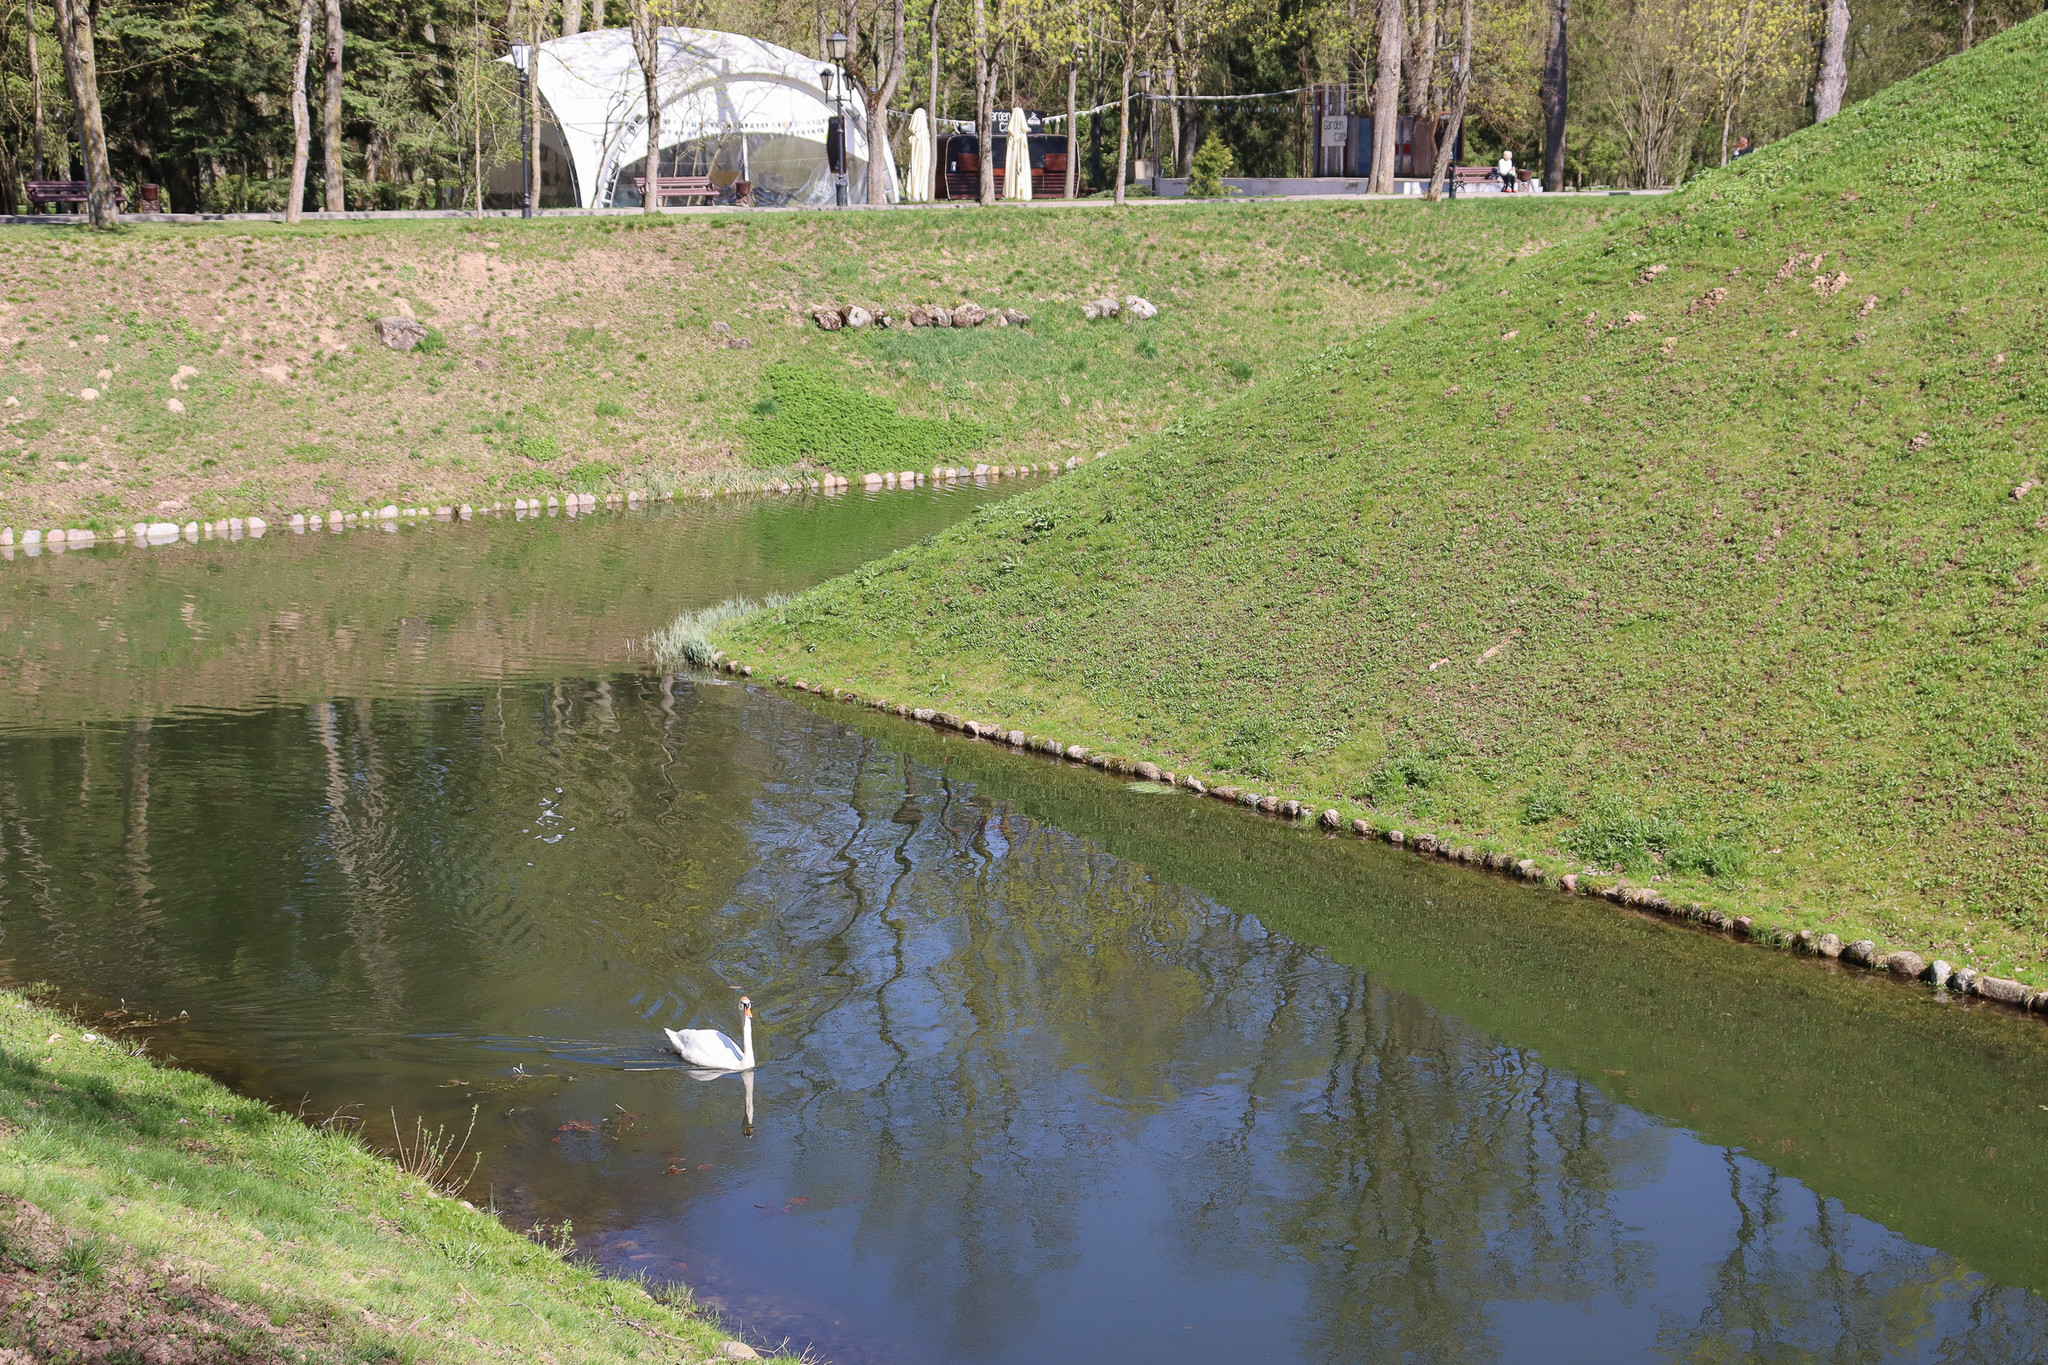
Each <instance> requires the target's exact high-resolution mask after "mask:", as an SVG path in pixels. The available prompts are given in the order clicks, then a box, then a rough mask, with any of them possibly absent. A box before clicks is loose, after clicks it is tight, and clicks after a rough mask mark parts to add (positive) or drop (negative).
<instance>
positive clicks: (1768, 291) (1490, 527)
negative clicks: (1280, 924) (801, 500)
mask: <svg viewBox="0 0 2048 1365" xmlns="http://www.w3.org/2000/svg"><path fill="white" fill-rule="evenodd" d="M2044 66H2048V23H2044V22H2043V21H2039V20H2037V21H2035V22H2032V23H2029V24H2026V25H2023V26H2021V27H2019V28H2017V29H2014V30H2012V31H2010V32H2008V33H2006V34H2004V35H2002V36H2001V37H2000V38H1998V39H1997V40H1995V41H1993V42H1990V43H1987V44H1985V45H1984V46H1982V47H1980V48H1977V49H1974V50H1972V51H1970V52H1968V53H1966V54H1964V55H1962V56H1959V57H1956V58H1953V59H1951V60H1950V61H1948V62H1946V63H1944V64H1942V65H1941V66H1939V67H1936V68H1934V69H1932V70H1930V71H1928V72H1926V73H1925V74H1923V75H1922V76H1920V77H1917V78H1915V79H1913V80H1911V81H1908V82H1905V83H1903V84H1900V85H1898V86H1896V87H1894V88H1893V89H1891V90H1888V91H1886V92H1885V93H1884V94H1882V95H1880V96H1878V97H1876V98H1874V99H1872V100H1870V101H1868V102H1866V103H1864V104H1861V105H1858V106H1856V107H1854V108H1852V109H1850V110H1848V111H1846V112H1845V113H1843V114H1842V115H1841V116H1840V117H1838V118H1836V119H1834V120H1831V121H1830V122H1828V123H1827V124H1825V125H1822V126H1819V127H1816V128H1813V129H1810V130H1807V131H1805V132H1803V133H1801V134H1799V135H1798V136H1796V137H1793V138H1790V139H1788V140H1786V141H1785V142H1783V143H1781V144H1779V145H1777V146H1775V147H1772V148H1770V149H1769V150H1767V151H1765V152H1762V153H1760V154H1758V155H1756V156H1754V157H1750V158H1747V159H1745V160H1743V161H1741V162H1739V163H1737V164H1736V165H1735V166H1733V167H1731V168H1729V169H1728V170H1726V171H1721V172H1717V173H1713V174H1709V175H1706V176H1704V177H1702V178H1701V179H1700V180H1699V181H1697V182H1696V183H1694V184H1693V185H1692V186H1690V187H1688V188H1687V189H1686V190H1685V191H1684V192H1683V193H1681V194H1678V195H1675V196H1672V197H1670V198H1667V199H1662V200H1658V201H1654V202H1651V203H1649V204H1645V205H1642V206H1640V207H1638V208H1637V209H1635V210H1634V211H1633V212H1631V213H1630V214H1628V215H1627V216H1625V217H1623V218H1620V219H1618V220H1616V221H1615V222H1613V223H1611V224H1609V225H1608V226H1607V227H1605V228H1603V229H1602V230H1600V231H1598V232H1596V233H1592V234H1588V235H1586V236H1584V237H1580V238H1575V239H1573V240H1571V241H1568V242H1566V243H1564V244H1562V245H1560V246H1557V247H1554V248H1552V249H1550V250H1547V251H1544V252H1541V253H1538V254H1537V255H1535V256H1533V257H1531V258H1529V259H1527V260H1524V261H1519V262H1511V263H1509V264H1508V265H1506V266H1504V267H1502V268H1501V269H1500V270H1498V271H1497V272H1495V273H1494V274H1493V275H1491V276H1489V277H1485V278H1482V279H1478V280H1474V281H1473V282H1471V283H1469V284H1468V285H1466V286H1465V287H1463V288H1462V289H1460V290H1458V291H1456V292H1454V293H1452V294H1450V295H1448V296H1446V297H1445V298H1443V299H1442V300H1440V301H1438V302H1437V303H1435V304H1433V305H1431V306H1429V307H1427V308H1426V309H1424V310H1421V311H1419V312H1418V313H1417V314H1416V315H1414V316H1412V317H1410V318H1408V319H1405V320H1403V321H1401V322H1398V323H1395V324H1392V325H1390V326H1388V327H1386V328H1383V329H1380V330H1378V331H1376V332H1374V333H1372V334H1370V335H1369V336H1366V337H1364V338H1363V339H1362V340H1360V341H1358V342H1357V343H1356V344H1354V345H1352V346H1350V347H1349V348H1347V349H1343V350H1340V351H1337V352H1333V353H1330V354H1328V355H1326V356H1325V357H1323V358H1321V359H1320V360H1317V361H1315V362H1313V363H1309V364H1305V365H1303V366H1301V367H1299V368H1297V369H1296V370H1295V371H1294V372H1293V373H1292V374H1290V375H1289V376H1288V377H1286V378H1285V379H1283V380H1278V381H1275V382H1273V383H1270V384H1265V385H1262V386H1259V387H1258V388H1256V389H1255V390H1254V391H1253V392H1251V393H1249V394H1246V395H1243V396H1241V397H1238V398H1236V399H1235V400H1233V401H1231V402H1228V403H1226V404H1224V405H1223V406H1221V407H1220V408H1218V409H1216V410H1214V411H1212V412H1210V413H1208V414H1206V415H1203V416H1200V417H1196V418H1183V419H1180V420H1178V421H1176V422H1174V423H1173V424H1171V425H1169V426H1168V427H1167V428H1166V429H1165V430H1164V431H1163V432H1161V433H1160V434H1159V436H1158V437H1156V438H1154V439H1151V440H1149V441H1146V442H1143V443H1140V444H1139V445H1136V446H1134V447H1132V448H1130V449H1128V450H1126V451H1124V452H1121V453H1119V454H1117V455H1113V456H1111V457H1110V458H1108V459H1106V460H1103V461H1100V462H1097V463H1095V464H1092V465H1090V466H1088V467H1086V468H1085V469H1084V470H1083V471H1081V472H1079V473H1077V474H1075V475H1073V476H1070V477H1067V478H1064V479H1061V480H1059V481H1058V482H1056V483H1055V484H1053V485H1051V486H1048V487H1046V488H1043V489H1040V490H1037V491H1034V492H1031V493H1028V494H1025V495H1022V496H1020V497H1018V498H1016V499H1013V500H1011V501H1009V502H1006V503H1004V504H1002V505H1000V506H996V507H992V508H989V509H987V510H985V511H984V512H983V513H982V514H980V515H979V516H977V517H976V518H975V519H974V520H973V521H972V522H971V523H969V524H966V525H963V526H962V527H959V528H956V529H955V530H954V531H951V532H949V533H947V534H945V535H942V536H940V537H938V538H937V539H936V540H935V541H933V542H931V543H928V544H926V545H923V546H920V547H916V548H914V549H912V550H910V551H906V552H904V553H900V554H897V555H895V556H892V557H891V558H889V559H887V560H884V561H880V562H878V563H876V564H873V565H871V566H869V567H867V568H865V569H863V570H861V571H860V572H858V573H856V574H853V575H851V576H849V577H845V578H842V579H838V580H835V581H834V582H832V583H830V584H827V585H825V586H823V587H821V588H819V589H817V590H815V591H813V592H811V593H809V594H807V595H805V596H803V597H801V598H799V599H798V600H797V601H796V602H795V603H794V604H792V605H790V606H788V607H786V608H784V609H781V610H778V611H774V612H768V613H764V614H762V615H761V616H758V617H756V618H754V619H753V620H752V621H751V622H749V623H747V624H745V625H743V626H740V627H738V628H737V629H736V630H735V631H733V632H731V633H730V634H729V635H728V636H727V637H726V638H727V639H728V640H729V641H730V644H729V647H730V648H733V649H734V650H735V651H736V653H737V654H738V655H739V656H740V657H743V658H746V659H748V660H749V661H750V662H753V663H755V664H757V665H763V664H765V665H767V666H768V667H769V669H770V670H771V671H774V672H783V671H789V672H801V673H802V674H803V675H804V676H805V677H808V678H811V679H814V680H821V681H827V682H837V683H839V684H841V685H843V686H847V687H850V688H853V689H855V690H857V691H860V692H863V693H866V694H867V695H871V696H874V695H880V696H885V697H887V698H889V699H890V700H892V701H896V702H912V703H915V704H924V703H934V704H938V705H940V706H941V707H942V708H943V709H950V710H952V711H955V712H959V713H961V714H966V715H973V716H984V717H987V718H988V719H991V720H996V719H1000V720H1006V721H1009V722H1010V723H1012V724H1014V725H1018V726H1021V727H1024V728H1026V729H1028V730H1030V731H1033V732H1038V733H1044V734H1049V735H1052V736H1055V737H1059V738H1062V739H1064V740H1066V741H1068V742H1081V743H1087V744H1089V745H1091V746H1095V747H1101V746H1105V745H1106V746H1111V747H1113V748H1115V749H1116V751H1117V752H1120V753H1124V754H1128V755H1129V756H1131V757H1132V758H1150V759H1154V760H1156V761H1158V762H1159V763H1160V764H1161V765H1162V766H1165V767H1169V768H1173V769H1176V770H1179V771H1182V772H1190V771H1191V772H1195V773H1197V774H1200V775H1202V776H1205V777H1208V778H1209V779H1211V780H1212V782H1213V781H1222V780H1228V781H1237V782H1242V783H1244V784H1245V785H1249V786H1252V787H1256V788H1257V789H1259V790H1261V791H1270V792H1278V793H1280V794H1282V795H1290V794H1291V795H1295V796H1299V797H1302V798H1304V799H1307V800H1311V801H1313V802H1315V803H1316V804H1317V805H1324V804H1330V805H1336V806H1339V807H1340V808H1343V809H1345V810H1346V811H1347V812H1351V813H1359V814H1364V815H1366V816H1367V817H1368V818H1370V819H1371V820H1372V821H1373V822H1374V823H1375V825H1377V826H1379V827H1382V828H1384V827H1386V826H1387V825H1390V824H1392V825H1400V826H1403V827H1405V828H1406V829H1407V830H1409V831H1411V832H1447V833H1448V832H1455V833H1457V834H1459V835H1461V836H1463V837H1465V838H1472V839H1477V840H1479V841H1481V842H1482V843H1483V844H1491V845H1493V846H1496V847H1500V848H1502V849H1520V850H1527V851H1531V852H1537V853H1540V854H1541V855H1542V858H1543V860H1544V861H1546V862H1547V863H1548V865H1549V866H1550V868H1551V869H1552V870H1553V871H1557V872H1562V871H1567V870H1569V871H1582V870H1583V869H1585V868H1587V867H1597V868H1599V869H1602V870H1603V871H1604V872H1606V873H1609V874H1614V873H1625V874H1627V875H1628V876H1630V877H1631V878H1632V879H1634V880H1641V879H1645V878H1655V879H1657V880H1658V881H1659V882H1660V884H1661V885H1663V886H1664V887H1665V889H1667V891H1668V892H1669V893H1670V894H1672V895H1673V896H1674V897H1676V896H1677V895H1679V894H1681V893H1682V894H1686V895H1691V896H1697V897H1699V898H1701V899H1705V900H1708V901H1709V902H1710V903H1719V904H1731V905H1740V906H1743V907H1746V908H1753V909H1756V910H1758V911H1760V912H1763V913H1765V914H1767V915H1768V916H1769V917H1770V918H1771V919H1772V920H1773V921H1775V922H1779V923H1784V924H1786V925H1788V926H1792V927H1797V926H1801V925H1813V926H1822V925H1824V926H1826V927H1829V928H1833V929H1835V930H1837V931H1839V932H1844V933H1845V935H1847V934H1854V935H1857V936H1862V935H1865V934H1867V935H1868V936H1870V937H1874V938H1877V939H1879V940H1880V941H1882V942H1885V943H1889V944H1896V945H1899V946H1910V947H1915V948H1919V949H1922V950H1933V951H1936V952H1939V953H1940V954H1942V955H1943V956H1947V957H1949V958H1951V959H1954V960H1956V961H1957V963H1958V965H1964V964H1968V965H1975V966H1979V967H1982V968H1997V969H2001V970H2004V971H2007V972H2015V971H2016V972H2019V973H2020V974H2022V975H2024V976H2027V977H2028V978H2030V979H2032V980H2034V981H2037V982H2042V981H2044V980H2048V977H2044V975H2043V970H2042V950H2043V947H2044V945H2048V925H2044V923H2043V915H2044V913H2048V788H2044V785H2043V778H2044V776H2048V765H2044V762H2043V745H2044V743H2048V733H2044V728H2048V727H2044V724H2043V720H2044V706H2043V692H2042V688H2043V683H2044V670H2043V657H2044V653H2043V652H2044V646H2048V636H2044V631H2048V610H2044V607H2048V599H2044V593H2043V586H2042V579H2041V572H2042V568H2041V566H2042V560H2043V556H2044V554H2048V516H2044V514H2048V490H2042V489H2035V490H2032V491H2031V492H2030V493H2028V494H2027V495H2025V496H2022V497H2017V498H2016V497H2015V496H2014V493H2015V490H2016V489H2019V488H2021V487H2023V486H2024V485H2025V484H2027V483H2028V482H2029V481H2030V480H2034V479H2048V455H2044V453H2043V451H2042V438H2043V423H2042V418H2043V414H2044V404H2043V396H2042V395H2043V387H2044V383H2048V375H2044V369H2043V360H2044V357H2043V346H2042V342H2043V328H2044V312H2043V304H2044V298H2048V275H2044V273H2043V270H2042V261H2043V256H2044V252H2048V100H2044V99H2043V98H2042V84H2041V77H2040V72H2041V71H2042V70H2043V69H2044Z"/></svg>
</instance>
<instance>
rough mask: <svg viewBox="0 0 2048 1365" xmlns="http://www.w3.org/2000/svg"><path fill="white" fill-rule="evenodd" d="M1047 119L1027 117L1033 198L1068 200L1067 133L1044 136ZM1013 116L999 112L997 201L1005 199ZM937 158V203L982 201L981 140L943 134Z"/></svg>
mask: <svg viewBox="0 0 2048 1365" xmlns="http://www.w3.org/2000/svg"><path fill="white" fill-rule="evenodd" d="M1044 117H1045V116H1044V115H1043V114H1039V113H1035V112H1029V111H1027V112H1026V113H1025V115H1024V118H1025V121H1026V126H1027V128H1028V132H1027V137H1028V138H1029V140H1030V146H1031V197H1032V198H1033V199H1064V198H1066V197H1067V138H1066V135H1065V134H1064V133H1043V132H1040V131H1039V129H1040V128H1042V127H1043V126H1044ZM1009 125H1010V116H1009V114H1008V112H1007V111H1004V110H997V111H996V116H995V162H996V164H995V172H996V197H997V198H998V199H1000V198H1002V196H1003V184H1004V178H1005V177H1006V176H1007V175H1008V174H1009V170H1010V168H1009V166H1008V164H1007V162H1008V160H1009V150H1010V137H1009V131H1010V128H1009ZM938 153H939V154H938V156H937V157H935V158H934V159H933V160H934V163H935V164H934V165H933V167H932V172H933V179H934V181H935V182H936V183H935V184H933V186H932V196H933V197H934V198H936V199H978V198H980V197H981V139H980V138H979V137H977V136H976V135H975V134H973V133H948V134H942V135H941V136H940V138H939V142H938Z"/></svg>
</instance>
